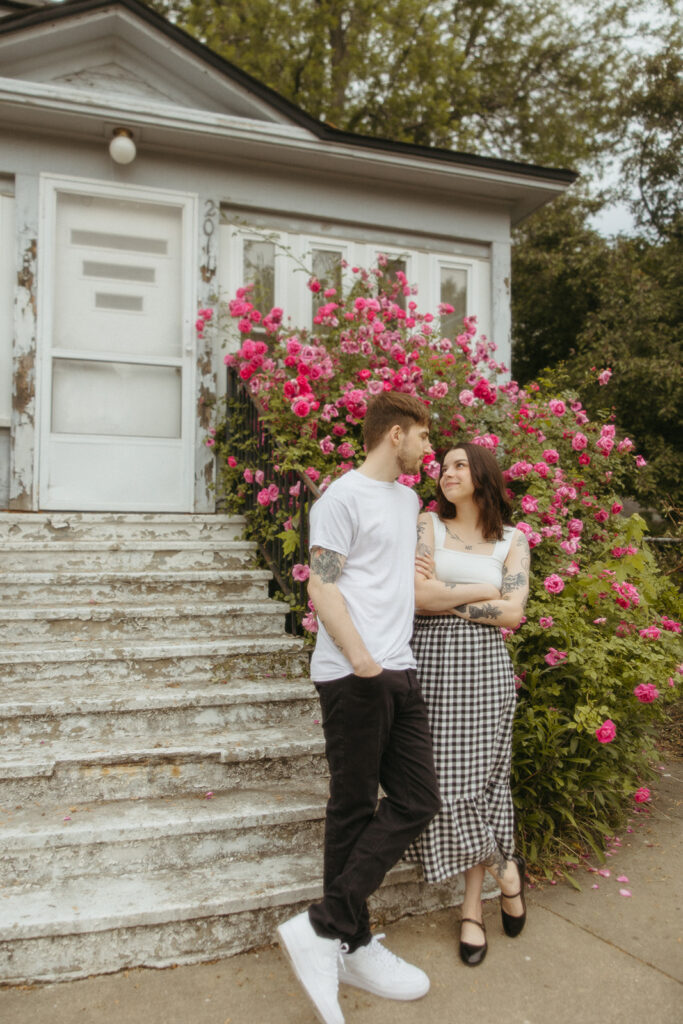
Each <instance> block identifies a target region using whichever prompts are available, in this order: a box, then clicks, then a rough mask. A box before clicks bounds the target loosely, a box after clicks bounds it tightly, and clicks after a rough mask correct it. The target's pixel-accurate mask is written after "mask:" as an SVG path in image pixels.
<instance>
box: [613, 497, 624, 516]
mask: <svg viewBox="0 0 683 1024" xmlns="http://www.w3.org/2000/svg"><path fill="white" fill-rule="evenodd" d="M623 509H624V506H623V505H620V504H619V502H618V501H615V502H614V504H613V505H612V515H613V516H617V515H619V513H620V512H622V511H623Z"/></svg>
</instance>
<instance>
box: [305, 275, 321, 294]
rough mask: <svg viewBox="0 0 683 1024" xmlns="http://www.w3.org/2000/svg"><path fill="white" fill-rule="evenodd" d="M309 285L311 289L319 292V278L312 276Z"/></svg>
mask: <svg viewBox="0 0 683 1024" xmlns="http://www.w3.org/2000/svg"><path fill="white" fill-rule="evenodd" d="M308 287H309V289H310V291H312V292H314V293H315V292H319V291H320V288H321V284H320V281H318V279H317V278H316V277H312V278H311V279H310V281H309V282H308Z"/></svg>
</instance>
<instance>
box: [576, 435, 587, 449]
mask: <svg viewBox="0 0 683 1024" xmlns="http://www.w3.org/2000/svg"><path fill="white" fill-rule="evenodd" d="M587 445H588V438H587V437H586V435H585V434H574V436H573V438H572V448H573V449H574V451H575V452H582V451H583V449H584V448H586V447H587Z"/></svg>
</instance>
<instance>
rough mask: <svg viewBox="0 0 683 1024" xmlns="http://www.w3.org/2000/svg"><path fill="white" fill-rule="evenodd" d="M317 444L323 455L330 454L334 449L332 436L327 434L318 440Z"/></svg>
mask: <svg viewBox="0 0 683 1024" xmlns="http://www.w3.org/2000/svg"><path fill="white" fill-rule="evenodd" d="M319 444H320V451H321V452H322V453H323V455H330V454H331V453H332V452H333V451H334V444H333V443H332V438H331V437H330V435H329V434H328V435H327V437H324V438H323V439H322V441H320V442H319Z"/></svg>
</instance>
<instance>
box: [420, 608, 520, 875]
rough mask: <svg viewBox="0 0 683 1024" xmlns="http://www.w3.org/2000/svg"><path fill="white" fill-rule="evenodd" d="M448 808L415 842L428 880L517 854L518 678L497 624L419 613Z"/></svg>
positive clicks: (425, 684)
mask: <svg viewBox="0 0 683 1024" xmlns="http://www.w3.org/2000/svg"><path fill="white" fill-rule="evenodd" d="M412 646H413V653H414V655H415V658H416V660H417V672H418V678H419V680H420V683H421V686H422V693H423V695H424V699H425V702H426V704H427V709H428V712H429V725H430V729H431V733H432V742H433V745H434V763H435V766H436V774H437V777H438V779H439V788H440V791H441V799H442V802H443V807H442V809H441V811H439V813H438V814H437V816H436V817H435V818H434V819H433V820H432V821H431V822H430V824H429V825H428V826H427V828H426V829H425V831H424V832H423V833H422V835H421V836H419V837H418V838H417V839H416V840H415V842H414V843H412V844H411V846H410V847H409V848H408V850H407V851H406V854H405V859H406V860H411V861H419V862H420V863H421V864H422V868H423V871H424V876H425V878H426V880H427V881H428V882H439V881H441V880H442V879H444V878H449V877H450V876H452V875H456V874H459V873H460V872H461V871H466V870H467V869H468V868H471V867H474V866H475V865H476V864H482V863H485V862H488V861H489V860H490V859H491V858H492V857H493V856H494V854H495V853H496V851H500V853H502V854H503V856H504V857H505V858H506V859H509V858H510V857H511V856H512V854H513V853H514V809H513V805H512V797H511V794H510V747H511V740H512V720H513V717H514V712H515V700H516V693H515V682H514V671H513V668H512V662H511V661H510V656H509V654H508V652H507V649H506V647H505V641H504V640H503V636H502V634H501V632H500V630H499V629H498V627H497V626H484V625H477V624H475V623H473V622H468V621H467V620H466V619H460V618H458V617H457V616H456V615H437V616H433V617H431V616H417V617H416V619H415V631H414V633H413V642H412Z"/></svg>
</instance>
